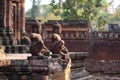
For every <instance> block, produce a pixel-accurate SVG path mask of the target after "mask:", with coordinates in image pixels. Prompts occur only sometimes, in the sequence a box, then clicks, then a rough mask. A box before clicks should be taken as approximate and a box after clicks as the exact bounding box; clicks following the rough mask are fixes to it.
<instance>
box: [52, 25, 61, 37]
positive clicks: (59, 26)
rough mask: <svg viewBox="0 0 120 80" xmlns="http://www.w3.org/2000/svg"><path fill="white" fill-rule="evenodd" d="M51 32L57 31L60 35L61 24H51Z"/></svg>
mask: <svg viewBox="0 0 120 80" xmlns="http://www.w3.org/2000/svg"><path fill="white" fill-rule="evenodd" d="M52 28H53V33H57V34H59V35H61V32H62V28H61V24H59V23H57V24H55V25H53V27H52Z"/></svg>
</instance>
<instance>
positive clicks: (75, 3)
mask: <svg viewBox="0 0 120 80" xmlns="http://www.w3.org/2000/svg"><path fill="white" fill-rule="evenodd" d="M62 4H63V5H62V8H60V7H59V4H56V3H55V2H54V0H53V1H52V2H51V5H52V6H53V9H54V12H55V14H56V15H60V16H61V18H62V19H63V20H88V21H89V22H90V23H91V24H93V23H96V25H95V26H97V27H100V26H103V25H104V24H105V23H106V21H107V15H106V14H107V7H108V3H107V1H106V0H66V1H65V2H63V3H62ZM61 9H62V11H61ZM100 29H102V28H100Z"/></svg>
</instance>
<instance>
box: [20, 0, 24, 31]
mask: <svg viewBox="0 0 120 80" xmlns="http://www.w3.org/2000/svg"><path fill="white" fill-rule="evenodd" d="M20 15H21V19H20V20H21V30H22V32H25V0H21V12H20Z"/></svg>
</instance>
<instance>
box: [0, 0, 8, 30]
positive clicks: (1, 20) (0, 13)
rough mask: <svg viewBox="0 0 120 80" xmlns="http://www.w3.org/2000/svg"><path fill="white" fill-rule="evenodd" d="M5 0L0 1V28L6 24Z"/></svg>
mask: <svg viewBox="0 0 120 80" xmlns="http://www.w3.org/2000/svg"><path fill="white" fill-rule="evenodd" d="M6 2H7V1H6V0H1V1H0V28H1V27H5V26H6Z"/></svg>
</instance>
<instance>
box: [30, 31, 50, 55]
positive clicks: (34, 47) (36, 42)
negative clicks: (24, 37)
mask: <svg viewBox="0 0 120 80" xmlns="http://www.w3.org/2000/svg"><path fill="white" fill-rule="evenodd" d="M30 38H31V42H32V44H31V47H30V53H31V54H32V55H33V56H39V55H47V54H48V55H49V50H48V49H47V47H46V46H45V44H44V41H43V40H42V37H41V35H40V34H37V33H32V34H31V36H30Z"/></svg>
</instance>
